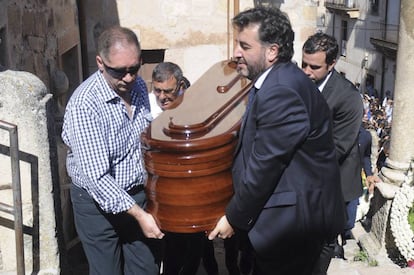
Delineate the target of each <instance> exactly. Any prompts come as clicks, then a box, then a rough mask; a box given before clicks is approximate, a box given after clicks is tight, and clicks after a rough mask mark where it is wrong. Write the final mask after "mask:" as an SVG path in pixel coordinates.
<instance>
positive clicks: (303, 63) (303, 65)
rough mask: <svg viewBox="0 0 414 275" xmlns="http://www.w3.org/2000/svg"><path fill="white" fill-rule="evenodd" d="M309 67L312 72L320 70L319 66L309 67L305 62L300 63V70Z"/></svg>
mask: <svg viewBox="0 0 414 275" xmlns="http://www.w3.org/2000/svg"><path fill="white" fill-rule="evenodd" d="M308 66H309V67H310V68H311V69H312V70H319V69H320V68H322V66H319V65H310V64H308V63H306V62H303V61H302V69H305V68H306V67H308Z"/></svg>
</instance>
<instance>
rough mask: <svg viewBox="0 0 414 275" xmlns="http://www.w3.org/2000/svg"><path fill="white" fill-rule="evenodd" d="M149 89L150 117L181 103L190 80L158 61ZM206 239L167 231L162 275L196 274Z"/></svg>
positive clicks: (192, 234)
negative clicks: (150, 90)
mask: <svg viewBox="0 0 414 275" xmlns="http://www.w3.org/2000/svg"><path fill="white" fill-rule="evenodd" d="M152 87H153V88H152V92H151V93H150V94H149V98H150V105H151V115H152V117H153V119H155V118H156V117H158V115H160V114H161V113H162V112H163V111H165V110H170V109H174V108H176V107H177V106H179V105H180V104H181V102H182V101H183V98H184V96H183V95H184V92H185V90H186V89H187V88H188V87H190V82H189V81H188V80H187V79H186V78H185V77H184V76H183V72H182V70H181V68H180V67H179V66H178V65H177V64H175V63H172V62H162V63H159V64H158V65H157V66H155V68H154V70H153V71H152ZM205 239H206V237H205V234H204V233H203V232H199V233H173V232H167V233H166V235H165V238H164V242H165V254H164V257H163V273H162V274H163V275H177V274H182V275H185V274H196V273H197V270H198V267H199V265H200V260H201V257H202V252H203V243H204V240H205Z"/></svg>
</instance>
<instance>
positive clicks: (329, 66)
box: [328, 59, 336, 71]
mask: <svg viewBox="0 0 414 275" xmlns="http://www.w3.org/2000/svg"><path fill="white" fill-rule="evenodd" d="M335 64H336V59H334V60H333V61H332V64H330V65H328V71H332V69H333V68H334V67H335Z"/></svg>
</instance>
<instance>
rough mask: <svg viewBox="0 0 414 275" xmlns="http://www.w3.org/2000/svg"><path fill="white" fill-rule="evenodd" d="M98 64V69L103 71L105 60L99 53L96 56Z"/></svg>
mask: <svg viewBox="0 0 414 275" xmlns="http://www.w3.org/2000/svg"><path fill="white" fill-rule="evenodd" d="M96 65H98V69H99V70H100V71H101V72H103V71H104V64H103V60H102V57H100V56H99V55H97V56H96Z"/></svg>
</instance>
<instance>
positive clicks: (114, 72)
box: [102, 61, 141, 79]
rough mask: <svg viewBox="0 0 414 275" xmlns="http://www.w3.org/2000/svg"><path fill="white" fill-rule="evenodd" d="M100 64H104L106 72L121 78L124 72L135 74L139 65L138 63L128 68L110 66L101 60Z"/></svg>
mask: <svg viewBox="0 0 414 275" xmlns="http://www.w3.org/2000/svg"><path fill="white" fill-rule="evenodd" d="M102 64H103V65H104V67H105V70H106V71H107V72H108V74H109V75H110V76H112V77H113V78H116V79H122V78H124V77H125V75H126V74H130V75H135V74H136V73H137V72H138V71H139V68H140V67H141V64H138V65H135V66H132V67H129V68H125V67H123V68H112V67H109V66H108V65H106V64H105V63H104V62H103V61H102Z"/></svg>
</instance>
